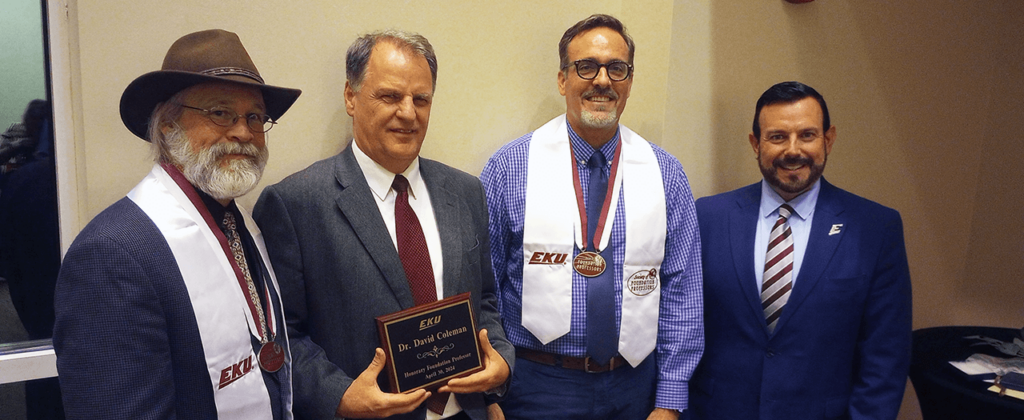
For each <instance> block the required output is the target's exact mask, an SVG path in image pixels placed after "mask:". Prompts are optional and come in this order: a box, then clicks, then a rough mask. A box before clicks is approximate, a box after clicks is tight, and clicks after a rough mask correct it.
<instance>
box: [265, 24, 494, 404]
mask: <svg viewBox="0 0 1024 420" xmlns="http://www.w3.org/2000/svg"><path fill="white" fill-rule="evenodd" d="M346 66H347V82H346V84H345V110H346V111H347V112H348V114H349V115H350V116H352V127H353V134H354V141H352V142H351V143H350V144H349V146H348V147H346V148H345V150H343V151H342V152H341V153H340V154H338V155H336V156H334V157H331V158H328V159H326V160H323V161H320V162H317V163H314V164H313V165H312V166H310V167H308V168H306V169H304V170H302V171H300V172H299V173H297V174H294V175H291V176H289V177H288V178H286V179H284V180H283V181H281V182H280V183H278V184H276V185H272V186H270V187H267V188H266V189H265V190H264V191H263V194H262V195H261V196H260V199H259V201H258V202H257V204H256V208H255V215H256V220H258V221H259V222H260V225H261V226H263V227H264V228H265V231H264V235H266V238H267V245H268V249H269V251H270V257H271V261H273V263H274V267H275V268H276V269H277V273H278V275H279V276H280V277H279V278H280V279H281V284H282V295H283V298H284V301H285V311H286V315H287V318H288V324H289V332H290V334H294V336H291V337H292V349H293V352H294V353H295V359H296V361H297V362H296V375H295V412H296V417H297V418H305V419H328V418H334V416H336V415H337V416H341V417H345V418H381V417H387V418H394V419H416V420H422V419H424V418H428V419H437V418H471V419H476V420H483V419H486V418H487V414H488V413H487V410H488V407H487V406H486V400H485V395H489V394H495V393H499V392H500V391H504V388H505V384H506V382H507V379H508V377H509V374H510V370H511V365H512V361H513V349H512V346H511V344H509V342H508V341H507V340H506V339H505V334H504V332H503V330H502V328H501V322H500V320H499V317H498V311H497V309H496V297H495V294H494V277H493V273H492V271H491V264H490V247H489V245H488V243H489V242H488V235H487V207H486V201H485V198H484V193H483V187H482V186H481V184H480V181H479V180H477V179H476V178H475V177H473V176H471V175H468V174H466V173H463V172H461V171H458V170H456V169H453V168H450V167H448V166H445V165H443V164H441V163H438V162H435V161H432V160H428V159H422V158H420V157H419V156H418V155H419V150H420V145H421V144H422V142H423V139H424V136H425V135H426V131H427V123H428V121H429V119H430V106H431V103H432V101H433V95H434V87H435V82H436V80H437V59H436V57H435V55H434V52H433V48H432V47H431V45H430V43H429V42H428V41H427V40H426V39H425V38H424V37H422V36H420V35H416V34H410V33H406V32H401V31H384V32H376V33H371V34H368V35H364V36H362V37H360V38H358V39H357V40H356V41H355V42H354V43H353V44H352V46H351V47H349V50H348V53H347V57H346ZM465 292H469V293H470V296H471V298H470V302H471V307H472V310H473V312H474V313H475V315H476V317H477V322H476V325H477V326H479V327H481V328H482V330H480V331H476V330H475V329H474V328H473V325H472V321H473V320H472V318H471V317H468V316H466V315H463V316H462V317H461V319H460V318H459V317H454V318H453V317H450V316H447V315H445V316H441V315H438V314H435V315H433V316H430V317H426V318H424V319H422V320H419V321H417V330H423V331H426V330H427V329H429V328H436V330H431V331H436V332H435V333H433V334H432V335H430V338H433V339H437V340H442V339H446V338H449V337H450V336H456V337H464V336H465V335H466V334H467V333H468V334H469V336H470V337H474V336H475V337H476V338H477V339H478V340H479V341H480V344H479V347H480V348H481V351H479V352H477V351H475V349H474V353H479V355H478V356H477V357H479V358H481V359H482V366H483V370H482V371H480V372H476V373H472V374H471V375H469V376H465V377H461V378H457V379H452V380H451V381H450V382H448V384H447V385H446V386H442V387H441V388H440V389H438V390H434V391H436V392H428V391H425V390H423V389H417V390H414V391H412V392H409V393H392V392H388V391H389V390H390V389H389V380H388V378H387V377H386V375H381V374H380V373H381V371H382V369H383V368H384V366H385V357H384V352H383V351H382V349H380V348H378V347H380V344H379V343H380V340H379V337H378V330H377V320H376V318H378V317H385V316H387V315H391V314H392V313H395V312H398V311H401V310H405V309H409V308H412V307H414V306H419V305H423V304H429V303H431V302H432V301H436V300H438V299H439V298H442V297H451V296H455V295H459V294H462V293H465ZM435 321H436V322H439V323H440V324H439V326H433V325H434V322H435ZM430 338H428V337H427V336H419V335H412V336H405V337H397V338H394V341H393V342H389V343H388V344H387V347H389V348H390V350H389V351H390V352H391V354H392V356H394V355H395V354H396V353H406V352H412V351H413V350H408V349H407V348H406V347H402V346H409V347H410V348H411V347H418V349H417V350H415V351H416V353H417V355H418V356H420V357H424V358H425V359H424V360H425V361H424V362H422V366H421V367H422V370H423V371H426V370H431V369H435V368H436V367H441V370H447V366H442V365H443V362H442V361H440V360H441V359H440V358H439V357H438V356H439V355H440V354H442V352H444V353H443V355H444V359H443V360H444V361H452V360H455V359H456V358H458V357H461V355H455V356H454V357H452V356H448V355H449V354H453V352H454V353H457V350H451V351H448V350H449V349H448V348H446V347H448V346H447V345H438V343H437V342H430V341H429V340H430ZM417 340H420V341H417ZM420 346H422V347H420ZM403 349H406V350H403ZM426 349H430V350H431V351H430V352H428V351H426ZM427 353H431V354H429V355H428V354H427ZM419 373H420V370H419V369H409V370H405V371H402V372H398V374H399V375H401V376H402V377H403V378H404V377H406V376H407V375H417V374H419ZM449 393H452V394H449ZM428 396H429V398H428Z"/></svg>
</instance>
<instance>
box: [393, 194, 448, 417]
mask: <svg viewBox="0 0 1024 420" xmlns="http://www.w3.org/2000/svg"><path fill="white" fill-rule="evenodd" d="M391 188H394V189H395V194H396V195H395V236H397V237H398V258H399V259H401V260H402V268H403V269H405V277H406V278H407V279H408V280H409V289H411V290H412V299H413V302H415V303H416V305H422V304H424V303H430V302H433V301H436V300H437V288H436V287H435V286H434V266H433V265H431V264H430V253H429V252H428V251H427V240H426V238H424V236H423V227H422V226H420V219H419V218H417V217H416V213H415V212H413V211H412V207H410V206H409V180H407V179H405V177H404V176H401V175H395V181H394V182H392V183H391ZM447 404H448V393H440V392H435V393H434V394H433V395H431V396H430V398H428V399H427V408H428V409H429V410H430V411H433V412H435V413H437V414H441V413H443V412H444V407H445V405H447Z"/></svg>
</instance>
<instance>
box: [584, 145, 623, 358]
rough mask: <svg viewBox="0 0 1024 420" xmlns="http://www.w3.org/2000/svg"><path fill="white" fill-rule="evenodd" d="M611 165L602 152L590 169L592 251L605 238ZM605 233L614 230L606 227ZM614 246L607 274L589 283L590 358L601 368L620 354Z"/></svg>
mask: <svg viewBox="0 0 1024 420" xmlns="http://www.w3.org/2000/svg"><path fill="white" fill-rule="evenodd" d="M607 163H608V161H607V160H606V159H605V157H604V154H603V153H601V151H600V150H595V151H594V153H593V154H592V155H590V160H589V161H588V162H587V167H588V168H590V183H589V184H588V187H587V238H588V239H589V240H590V243H591V244H593V245H590V244H587V247H588V248H591V250H594V251H596V250H597V246H598V245H599V244H600V243H601V238H596V237H594V233H595V232H594V231H595V230H596V229H597V224H598V223H599V221H600V220H599V219H600V218H601V208H602V207H604V199H605V194H606V193H607V192H608V174H607V173H605V166H607ZM604 228H605V229H611V225H610V224H609V225H606V226H605V227H604ZM612 249H613V248H612V245H611V241H608V246H607V247H606V248H605V249H603V250H602V251H601V256H602V257H604V260H605V262H606V264H607V265H606V267H605V270H604V272H603V273H601V274H600V275H598V276H597V277H592V278H589V279H588V280H587V355H589V356H590V358H591V359H593V360H594V361H595V362H597V363H599V364H602V365H604V364H607V363H608V361H609V360H610V359H611V358H612V357H613V356H615V353H616V352H617V351H618V343H619V337H618V328H617V326H616V325H615V285H614V279H615V276H614V275H613V274H612V273H613V272H614V271H615V264H614V262H613V259H612V255H613V252H612Z"/></svg>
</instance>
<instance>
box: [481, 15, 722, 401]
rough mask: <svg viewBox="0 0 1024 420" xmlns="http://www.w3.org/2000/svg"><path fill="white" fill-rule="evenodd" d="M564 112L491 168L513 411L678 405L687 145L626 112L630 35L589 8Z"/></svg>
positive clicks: (562, 86) (693, 244)
mask: <svg viewBox="0 0 1024 420" xmlns="http://www.w3.org/2000/svg"><path fill="white" fill-rule="evenodd" d="M558 50H559V56H560V59H561V67H560V69H559V72H558V90H559V93H561V94H562V95H563V96H565V102H566V113H565V114H564V115H561V116H558V117H556V118H555V119H553V120H551V121H550V122H549V123H547V124H545V125H544V126H542V127H540V128H539V129H537V130H536V131H534V132H532V133H529V134H527V135H525V136H523V137H521V138H519V139H517V140H515V141H513V142H511V143H509V144H507V145H505V146H504V147H503V148H501V150H499V151H498V152H497V153H496V154H495V155H494V156H493V157H492V158H491V159H490V161H488V163H487V165H486V166H485V167H484V170H483V173H482V174H481V176H480V178H481V180H482V181H483V183H484V188H485V189H486V193H487V202H488V207H489V209H490V231H491V232H490V233H491V259H492V261H493V266H494V275H495V280H496V283H497V285H498V293H499V302H500V304H501V306H500V308H501V312H502V319H503V322H504V326H505V331H506V334H507V336H508V339H509V341H511V342H512V344H513V345H515V346H516V369H515V371H514V372H513V375H512V376H513V379H512V384H511V389H510V390H509V393H508V395H507V396H506V399H505V401H504V402H503V403H502V408H503V410H504V414H505V416H506V418H509V419H537V418H558V419H644V418H649V419H665V418H667V419H673V418H677V417H678V416H679V414H680V412H681V411H683V410H684V409H686V407H687V386H688V381H689V378H690V374H691V373H692V372H693V369H694V367H695V366H696V364H697V362H698V360H699V359H700V357H701V353H702V351H703V347H704V344H703V341H704V328H703V319H702V309H703V308H702V299H701V261H700V238H699V234H698V229H697V219H696V213H695V210H694V202H693V196H692V194H691V192H690V186H689V183H688V182H687V179H686V175H685V174H684V173H683V168H682V166H681V165H680V164H679V161H678V160H677V159H676V158H674V157H673V156H671V155H669V154H668V153H667V152H665V151H664V150H662V149H661V148H659V147H658V146H655V145H653V144H651V143H648V142H647V141H645V140H644V139H643V138H641V137H640V136H639V135H638V134H636V133H634V132H633V131H631V130H629V129H628V128H626V127H625V126H622V125H619V124H618V122H619V117H620V116H621V114H622V111H623V110H624V109H625V107H626V99H627V98H629V92H630V87H631V86H632V83H633V53H634V44H633V40H632V38H630V36H629V35H628V34H627V33H626V29H625V28H624V27H623V25H622V23H621V22H620V21H619V20H618V19H616V18H614V17H612V16H608V15H593V16H590V17H588V18H586V19H584V20H582V21H580V22H578V23H577V24H575V25H573V26H572V27H571V28H569V29H568V30H567V31H566V32H565V34H564V35H563V36H562V39H561V41H560V42H559V45H558Z"/></svg>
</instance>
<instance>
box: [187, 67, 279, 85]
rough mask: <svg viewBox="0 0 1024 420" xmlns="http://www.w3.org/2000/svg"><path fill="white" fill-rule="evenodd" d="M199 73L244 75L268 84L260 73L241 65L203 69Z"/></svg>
mask: <svg viewBox="0 0 1024 420" xmlns="http://www.w3.org/2000/svg"><path fill="white" fill-rule="evenodd" d="M199 74H205V75H207V76H244V77H248V78H250V79H253V80H255V81H257V82H260V84H261V85H265V84H266V83H264V82H263V78H262V77H260V75H259V74H258V73H256V72H254V71H252V70H248V69H243V68H241V67H217V68H213V69H209V70H203V71H201V72H199Z"/></svg>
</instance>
